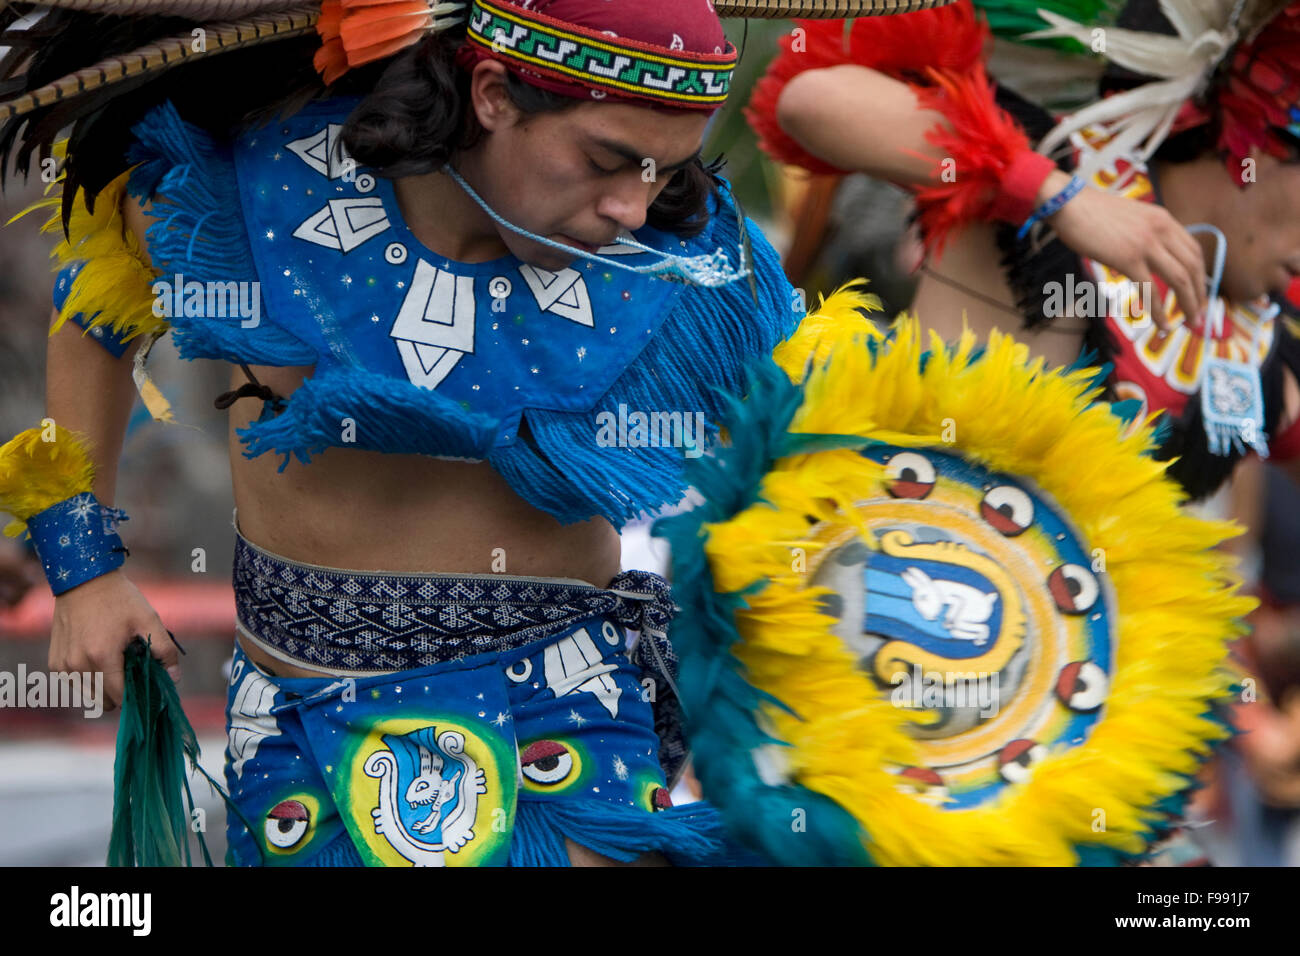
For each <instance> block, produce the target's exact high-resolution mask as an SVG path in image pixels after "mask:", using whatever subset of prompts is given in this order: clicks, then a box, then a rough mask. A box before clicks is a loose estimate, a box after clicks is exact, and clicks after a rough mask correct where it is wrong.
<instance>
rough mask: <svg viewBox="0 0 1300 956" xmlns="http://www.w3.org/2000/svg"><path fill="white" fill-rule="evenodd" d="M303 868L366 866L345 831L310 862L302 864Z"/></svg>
mask: <svg viewBox="0 0 1300 956" xmlns="http://www.w3.org/2000/svg"><path fill="white" fill-rule="evenodd" d="M302 865H303V866H308V867H316V866H365V865H366V864H365V862H364V861H363V860H362V859H361V854H359V853H358V852H357V848H356V847H355V846H353V845H352V837H351V836H349V835H348V831H347V830H344V831H343V832H342V833H340V834H339V835H338V836H336V837H335V838H334V839H333V840H332V841H330V844H329V846H327V847H325V848H324V849H323V850H321V851H320V852H319V853H317V854H316V855H315V856H313V857H312V858H311V859H310V860H309V861H307V862H306V863H303V864H302Z"/></svg>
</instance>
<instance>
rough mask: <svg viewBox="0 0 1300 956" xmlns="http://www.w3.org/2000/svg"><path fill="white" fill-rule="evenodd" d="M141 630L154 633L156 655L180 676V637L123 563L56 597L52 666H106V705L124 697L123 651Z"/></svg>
mask: <svg viewBox="0 0 1300 956" xmlns="http://www.w3.org/2000/svg"><path fill="white" fill-rule="evenodd" d="M136 635H139V636H141V637H146V636H148V637H151V638H152V646H153V656H154V657H156V658H158V659H159V660H160V661H162V663H163V666H164V667H166V668H167V673H168V674H169V675H171V678H172V680H173V681H178V680H180V675H181V670H180V660H179V655H178V649H177V646H176V643H175V642H174V641H173V640H172V639H171V637H170V636H169V635H168V633H167V629H166V628H165V627H163V622H162V619H161V618H159V617H158V614H157V613H156V612H155V611H154V609H153V608H152V607H151V606H150V605H149V602H148V601H146V600H145V597H144V595H143V594H141V593H140V590H139V588H137V587H136V586H135V585H134V584H132V583H131V582H130V581H128V580H127V578H126V575H125V574H123V573H122V569H121V568H117V569H115V570H113V571H110V572H109V573H108V574H101V575H100V576H99V577H97V578H91V579H90V580H89V581H87V582H85V583H84V584H79V585H77V586H76V587H75V588H73V589H72V590H70V591H65V592H64V593H63V594H60V595H59V596H58V597H56V598H55V599H54V627H53V629H52V630H51V632H50V658H49V661H50V670H51V671H64V672H78V673H80V672H84V671H90V672H92V673H93V672H96V671H99V672H102V673H103V675H104V703H103V706H104V710H105V711H109V710H113V709H114V708H116V707H117V706H118V705H119V704H121V702H122V688H123V655H124V653H125V651H126V646H127V645H128V644H130V643H131V641H132V640H134V639H135V637H136Z"/></svg>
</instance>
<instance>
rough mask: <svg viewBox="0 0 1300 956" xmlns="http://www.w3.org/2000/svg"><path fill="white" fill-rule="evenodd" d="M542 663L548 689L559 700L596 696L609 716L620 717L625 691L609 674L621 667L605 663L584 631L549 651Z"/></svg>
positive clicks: (578, 632)
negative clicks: (620, 700)
mask: <svg viewBox="0 0 1300 956" xmlns="http://www.w3.org/2000/svg"><path fill="white" fill-rule="evenodd" d="M542 661H543V666H544V667H545V670H546V686H547V687H548V688H550V689H551V690H552V691H554V692H555V696H556V697H557V698H559V697H564V696H566V695H568V694H594V695H595V697H596V699H597V700H599V701H600V702H601V704H602V705H604V707H605V709H606V710H607V711H609V716H611V717H617V716H618V699H619V697H620V696H622V694H623V691H622V690H621V689H619V686H618V685H617V684H616V683H614V678H612V677H610V676H609V672H610V671H615V670H618V665H617V664H605V663H602V661H601V654H600V651H598V650H597V649H596V644H595V642H594V641H593V640H592V639H591V635H590V634H588V633H587V629H586V628H585V627H584V628H581V629H579V630H577V631H575V632H574V633H572V634H570V635H569V636H568V637H566V638H565V639H564V640H562V641H557V642H556V643H554V644H552V645H551V646H550V647H548V648H546V650H545V651H543V657H542Z"/></svg>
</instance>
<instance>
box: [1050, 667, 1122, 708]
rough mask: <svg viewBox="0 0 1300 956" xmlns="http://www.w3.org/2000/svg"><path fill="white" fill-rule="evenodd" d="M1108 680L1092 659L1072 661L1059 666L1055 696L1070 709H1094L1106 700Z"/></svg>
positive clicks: (1108, 688)
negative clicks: (1059, 671)
mask: <svg viewBox="0 0 1300 956" xmlns="http://www.w3.org/2000/svg"><path fill="white" fill-rule="evenodd" d="M1108 690H1110V680H1109V679H1108V678H1107V677H1106V672H1105V671H1104V670H1102V669H1101V668H1100V667H1098V666H1097V665H1096V664H1094V663H1093V662H1092V661H1074V662H1073V663H1071V664H1066V665H1065V666H1064V667H1062V668H1061V673H1060V675H1059V676H1057V678H1056V696H1057V697H1059V698H1061V703H1063V704H1065V706H1066V707H1069V708H1070V709H1071V710H1081V711H1082V710H1096V709H1097V708H1098V707H1100V706H1101V705H1102V704H1103V703H1104V702H1105V700H1106V692H1107V691H1108Z"/></svg>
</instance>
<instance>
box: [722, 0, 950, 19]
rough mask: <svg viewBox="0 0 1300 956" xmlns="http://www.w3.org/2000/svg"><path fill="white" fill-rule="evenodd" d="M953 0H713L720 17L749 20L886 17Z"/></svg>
mask: <svg viewBox="0 0 1300 956" xmlns="http://www.w3.org/2000/svg"><path fill="white" fill-rule="evenodd" d="M953 2H954V0H714V2H713V9H714V11H716V12H717V14H718V16H720V17H745V18H748V19H754V20H758V19H773V20H776V19H785V18H787V17H799V18H802V19H805V20H842V19H845V18H847V17H872V16H885V15H887V14H892V13H912V12H914V11H916V10H930V9H933V8H934V7H946V6H947V5H948V4H950V3H953Z"/></svg>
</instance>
